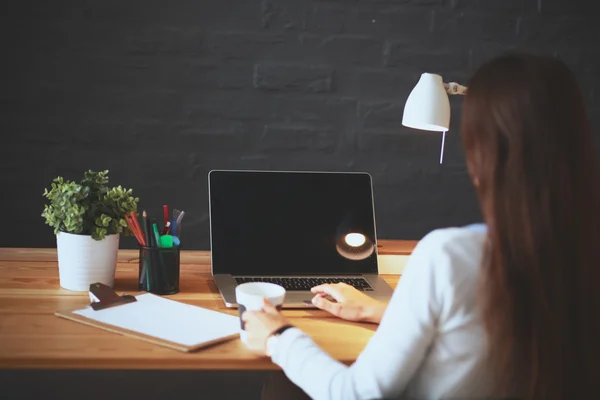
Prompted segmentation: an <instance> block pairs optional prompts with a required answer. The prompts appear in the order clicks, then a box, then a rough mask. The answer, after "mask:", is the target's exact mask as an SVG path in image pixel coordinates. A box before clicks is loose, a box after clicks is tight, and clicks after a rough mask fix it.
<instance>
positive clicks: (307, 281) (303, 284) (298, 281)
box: [235, 276, 373, 292]
mask: <svg viewBox="0 0 600 400" xmlns="http://www.w3.org/2000/svg"><path fill="white" fill-rule="evenodd" d="M235 280H236V282H237V283H238V285H239V284H241V283H246V282H268V283H275V284H277V285H280V286H283V287H284V288H285V290H310V289H311V288H312V287H314V286H318V285H322V284H324V283H339V282H344V283H346V284H348V285H350V286H354V287H355V288H356V289H358V290H360V291H363V292H368V291H373V288H372V287H371V285H369V282H368V281H367V280H366V279H365V278H315V277H307V278H298V277H296V278H274V277H254V276H240V277H235Z"/></svg>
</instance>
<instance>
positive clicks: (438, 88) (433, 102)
mask: <svg viewBox="0 0 600 400" xmlns="http://www.w3.org/2000/svg"><path fill="white" fill-rule="evenodd" d="M402 125H404V126H408V127H409V128H415V129H422V130H426V131H437V132H445V131H447V130H448V129H449V127H450V100H449V99H448V94H447V93H446V90H445V89H444V82H443V81H442V77H441V76H439V75H436V74H428V73H424V74H422V75H421V78H420V79H419V82H418V83H417V86H415V88H414V89H413V90H412V92H410V95H409V96H408V99H407V100H406V104H405V106H404V115H403V116H402Z"/></svg>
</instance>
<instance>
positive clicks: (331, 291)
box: [311, 283, 387, 324]
mask: <svg viewBox="0 0 600 400" xmlns="http://www.w3.org/2000/svg"><path fill="white" fill-rule="evenodd" d="M311 292H313V293H315V294H316V296H315V297H313V299H312V303H313V304H314V305H315V306H316V307H317V308H320V309H321V310H325V311H328V312H330V313H331V314H333V315H335V316H336V317H340V318H342V319H345V320H348V321H359V322H372V323H375V324H378V323H380V322H381V317H383V312H384V311H385V309H386V307H387V304H385V303H383V302H381V301H377V300H375V299H373V298H372V297H370V296H369V295H367V294H365V293H363V292H361V291H359V290H358V289H356V288H354V287H353V286H350V285H347V284H345V283H335V284H325V285H319V286H315V287H313V288H312V289H311ZM327 295H329V296H331V297H333V298H334V299H335V301H336V302H335V303H334V302H332V301H329V300H327V299H326V298H325V297H326V296H327Z"/></svg>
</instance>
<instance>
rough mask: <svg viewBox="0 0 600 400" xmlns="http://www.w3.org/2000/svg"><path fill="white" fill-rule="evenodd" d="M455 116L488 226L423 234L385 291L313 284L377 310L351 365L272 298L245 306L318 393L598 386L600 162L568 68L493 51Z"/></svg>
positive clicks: (358, 314)
mask: <svg viewBox="0 0 600 400" xmlns="http://www.w3.org/2000/svg"><path fill="white" fill-rule="evenodd" d="M461 131H462V132H461V133H462V137H463V143H464V149H465V154H466V159H467V165H468V168H469V172H470V175H471V178H472V181H473V184H474V185H475V187H476V189H477V193H478V197H479V201H480V205H481V209H482V213H483V217H484V220H485V223H486V225H487V230H481V229H467V228H447V229H439V230H436V231H434V232H432V233H430V234H428V235H427V236H426V237H424V238H423V239H422V240H421V241H420V242H419V244H418V245H417V247H416V248H415V250H414V252H413V254H412V255H411V257H410V260H409V262H408V264H407V266H406V268H405V273H404V275H403V276H402V278H401V279H400V281H399V284H398V286H397V288H396V290H395V292H394V295H393V297H392V299H391V301H390V303H389V304H388V305H383V304H380V303H377V302H375V301H373V300H372V299H371V298H370V297H368V296H366V295H364V294H362V293H360V292H358V291H356V290H354V289H353V288H351V287H348V286H344V285H325V286H319V287H315V288H313V292H314V293H315V294H316V296H315V298H314V304H315V305H316V306H317V307H319V308H321V309H324V310H327V311H329V312H331V313H333V314H334V315H337V316H339V317H341V318H344V319H348V320H359V321H370V322H374V323H380V325H379V327H378V329H377V331H376V333H375V334H374V335H373V337H372V339H371V340H370V341H369V343H368V344H367V346H366V348H365V349H364V350H363V352H362V353H361V354H360V356H359V357H358V359H357V360H356V362H355V363H354V364H353V365H352V366H350V367H347V366H345V365H343V364H341V363H339V362H337V361H335V360H334V359H332V358H331V357H330V356H329V355H327V354H326V353H325V352H323V351H322V350H321V349H320V348H319V347H318V346H317V345H316V344H315V343H314V342H313V341H312V340H311V338H310V337H308V336H307V335H305V334H304V333H303V332H302V331H300V330H299V329H297V328H294V327H291V328H289V329H285V327H286V326H288V325H289V323H288V321H287V320H286V319H285V318H284V317H283V316H282V315H281V314H280V313H279V312H278V311H277V310H276V309H274V308H273V307H272V306H271V305H269V304H265V307H264V310H263V311H260V312H246V313H244V315H243V318H244V319H245V320H246V329H247V331H248V336H249V340H250V344H251V346H252V349H253V350H254V351H255V352H256V353H259V354H265V352H266V351H267V350H269V351H270V353H271V354H270V355H271V358H272V360H273V362H274V363H276V364H277V365H279V366H280V367H281V368H282V370H283V372H284V373H285V374H286V375H287V377H288V378H289V379H290V380H291V381H292V382H293V383H295V384H296V385H298V386H299V387H300V388H301V389H302V390H304V392H306V393H307V394H308V395H309V396H310V397H312V398H315V399H344V400H346V399H374V398H397V397H402V396H405V397H408V398H441V397H448V398H482V397H486V398H490V397H504V398H506V397H518V398H527V399H559V398H560V399H563V398H573V399H576V398H590V397H595V396H598V395H599V394H600V173H599V169H598V163H597V153H596V151H597V150H596V146H595V143H594V138H593V136H592V133H591V129H590V125H589V123H588V118H587V115H586V112H585V108H584V104H583V100H582V96H581V94H580V92H579V89H578V86H577V83H576V80H575V78H574V76H573V75H572V73H571V72H570V71H569V69H568V68H567V67H566V66H565V65H564V64H563V63H562V62H560V61H558V60H556V59H553V58H547V57H541V56H533V55H524V54H511V55H505V56H502V57H499V58H496V59H494V60H492V61H490V62H488V63H486V64H485V65H483V66H482V67H481V68H480V69H479V70H478V71H477V72H476V73H475V74H474V76H473V77H472V79H471V80H470V82H469V83H468V93H467V95H466V96H465V98H464V105H463V115H462V127H461ZM326 294H330V295H332V296H333V297H334V298H336V300H337V303H331V302H329V301H327V300H326V299H325V298H324V296H325V295H326ZM281 328H283V329H281ZM282 331H283V333H280V332H282ZM273 332H277V333H276V334H275V335H273ZM279 333H280V334H279ZM267 344H268V346H267Z"/></svg>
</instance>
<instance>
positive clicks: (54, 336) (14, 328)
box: [0, 241, 416, 370]
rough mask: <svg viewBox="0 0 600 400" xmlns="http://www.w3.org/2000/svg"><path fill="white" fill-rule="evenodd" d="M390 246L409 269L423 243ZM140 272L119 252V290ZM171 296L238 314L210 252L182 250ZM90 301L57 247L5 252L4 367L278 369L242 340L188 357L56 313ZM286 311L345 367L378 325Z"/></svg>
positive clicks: (393, 279) (1, 261)
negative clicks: (63, 277)
mask: <svg viewBox="0 0 600 400" xmlns="http://www.w3.org/2000/svg"><path fill="white" fill-rule="evenodd" d="M385 242H389V247H388V248H390V249H392V250H391V251H390V252H385V251H384V252H380V254H387V255H393V254H397V255H398V257H399V263H398V265H403V261H404V259H405V258H406V256H407V254H409V253H410V251H411V250H412V248H413V247H414V245H415V244H416V242H401V241H399V242H398V243H394V242H393V241H385ZM384 247H385V245H384ZM400 261H402V262H400ZM387 264H388V269H389V271H386V273H387V274H385V275H382V276H383V278H384V279H385V280H386V281H387V282H388V283H389V284H390V285H391V286H392V287H395V286H396V284H397V282H398V279H399V275H398V273H396V274H394V271H393V269H394V268H395V267H394V264H390V263H387ZM390 265H391V266H390ZM137 270H138V258H137V252H136V251H134V250H121V251H119V257H118V265H117V273H116V279H115V287H114V290H115V291H117V292H119V293H128V294H138V293H139V291H138V289H137V284H136V282H137ZM400 270H401V269H399V270H398V271H400ZM165 297H167V298H171V299H173V300H177V301H181V302H183V303H188V304H193V305H197V306H200V307H205V308H209V309H213V310H217V311H221V312H225V313H229V314H232V315H237V310H235V309H228V308H226V307H225V306H224V304H223V301H222V299H221V297H220V295H219V294H218V291H217V288H216V286H215V284H214V282H213V280H212V278H211V276H210V253H209V252H207V251H183V252H182V258H181V279H180V292H179V293H177V294H175V295H172V296H165ZM88 304H89V297H88V293H87V292H71V291H68V290H65V289H62V288H61V287H60V285H59V278H58V266H57V261H56V250H55V249H10V248H0V368H4V369H6V368H11V369H23V368H32V369H33V368H35V369H40V368H42V369H73V368H84V369H207V370H249V369H257V370H268V369H276V368H277V367H276V366H274V365H273V364H272V363H271V362H270V360H268V359H266V358H261V357H257V356H255V355H252V354H251V353H250V352H248V351H247V350H246V349H245V348H244V345H243V344H242V343H241V342H240V340H239V339H237V338H236V339H234V340H230V341H228V342H225V343H219V344H216V345H213V346H211V347H208V348H204V349H201V350H199V351H197V352H193V353H182V352H179V351H177V350H173V349H169V348H166V347H161V346H158V345H156V344H152V343H148V342H144V341H141V340H138V339H134V338H130V337H126V336H122V335H119V334H116V333H112V332H107V331H104V330H101V329H98V328H94V327H90V326H86V325H83V324H80V323H76V322H73V321H69V320H66V319H63V318H59V317H57V316H55V315H54V313H55V312H57V311H61V312H64V311H70V310H74V309H77V308H83V307H85V306H87V305H88ZM283 313H284V315H285V316H286V317H288V318H289V319H290V321H291V323H292V324H294V325H296V326H298V327H299V328H301V329H302V330H304V331H305V332H306V333H307V334H309V335H311V336H312V337H313V339H314V340H315V342H317V343H318V344H319V345H320V346H322V348H323V349H324V350H325V351H327V352H328V353H329V354H330V355H331V356H332V357H334V358H336V359H337V360H339V361H341V362H343V363H345V364H351V363H352V362H353V361H354V360H355V359H356V357H357V356H358V354H359V353H360V352H361V351H362V349H363V348H364V346H365V345H366V343H367V341H368V340H369V338H370V337H371V336H372V334H373V332H374V330H375V328H376V327H375V325H372V324H361V323H351V322H347V321H342V320H339V319H337V318H334V317H331V316H330V315H329V314H327V313H325V312H322V311H320V310H301V309H299V310H284V311H283Z"/></svg>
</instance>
